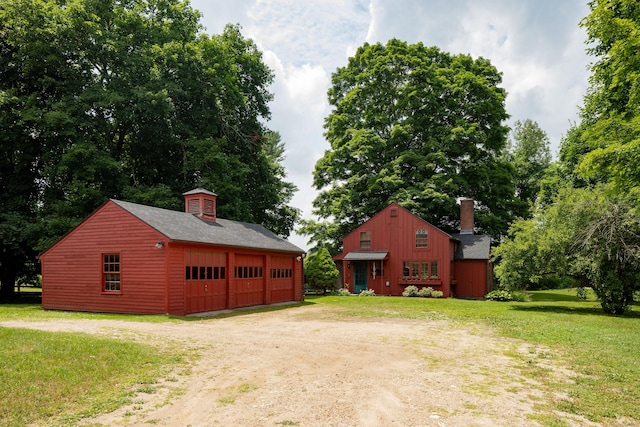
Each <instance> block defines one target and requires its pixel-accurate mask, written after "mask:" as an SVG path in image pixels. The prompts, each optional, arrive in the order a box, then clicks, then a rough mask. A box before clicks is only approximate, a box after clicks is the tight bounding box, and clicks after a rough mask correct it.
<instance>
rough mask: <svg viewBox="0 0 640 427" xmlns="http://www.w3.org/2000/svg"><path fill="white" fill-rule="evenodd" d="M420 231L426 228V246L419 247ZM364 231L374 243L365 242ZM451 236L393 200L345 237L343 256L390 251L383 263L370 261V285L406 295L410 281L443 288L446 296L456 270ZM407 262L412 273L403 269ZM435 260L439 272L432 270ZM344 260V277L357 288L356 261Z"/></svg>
mask: <svg viewBox="0 0 640 427" xmlns="http://www.w3.org/2000/svg"><path fill="white" fill-rule="evenodd" d="M417 231H420V233H422V232H423V231H426V233H427V245H426V247H416V232H417ZM362 232H369V234H368V235H367V237H368V236H370V244H367V243H366V241H365V242H361V233H362ZM450 240H451V238H450V236H449V235H448V234H446V233H444V232H442V231H441V230H440V229H438V228H436V227H434V226H433V225H431V224H429V223H428V222H426V221H424V220H422V219H420V218H419V217H417V216H415V215H413V214H412V213H411V212H409V211H407V210H406V209H404V208H402V207H400V206H399V205H397V204H395V203H392V204H391V205H389V206H387V207H386V208H385V209H383V210H382V211H380V212H379V213H378V214H376V215H375V216H374V217H373V218H371V219H370V220H369V221H367V222H365V223H364V224H362V225H361V226H360V227H358V228H357V229H355V230H354V231H353V232H351V233H350V234H348V235H347V236H345V237H344V239H343V253H342V255H341V256H339V258H342V257H344V256H345V255H346V254H348V253H349V252H355V251H388V255H387V258H386V259H385V260H384V262H382V263H381V262H380V261H366V268H367V288H369V289H373V290H374V291H375V293H376V294H377V295H402V292H403V291H404V289H405V288H406V286H408V285H415V286H418V287H423V286H431V287H432V288H433V289H435V290H441V291H442V292H443V293H444V296H449V295H450V278H451V274H452V271H451V262H450V258H451V246H450ZM363 243H364V245H363ZM421 243H422V242H421ZM367 246H368V247H367ZM404 262H409V263H410V264H409V265H410V271H409V274H405V273H406V272H405V271H403V267H404ZM414 263H417V266H418V269H417V272H415V271H412V270H413V267H414V265H415V264H414ZM432 263H437V270H438V271H437V275H435V276H434V275H432V274H431V271H430V270H431V267H432V265H433V264H432ZM342 264H343V266H342V267H343V271H344V275H343V279H344V281H345V282H346V283H348V284H349V287H350V289H351V291H353V290H354V279H355V277H354V267H355V265H354V263H352V262H348V261H343V263H342ZM374 266H375V267H376V275H375V277H374V274H373V267H374ZM425 266H426V267H425ZM424 270H427V271H426V272H425V271H424ZM414 273H416V274H414Z"/></svg>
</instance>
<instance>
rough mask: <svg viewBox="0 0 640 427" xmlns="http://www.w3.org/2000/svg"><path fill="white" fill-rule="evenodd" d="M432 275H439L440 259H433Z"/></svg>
mask: <svg viewBox="0 0 640 427" xmlns="http://www.w3.org/2000/svg"><path fill="white" fill-rule="evenodd" d="M431 277H438V261H431Z"/></svg>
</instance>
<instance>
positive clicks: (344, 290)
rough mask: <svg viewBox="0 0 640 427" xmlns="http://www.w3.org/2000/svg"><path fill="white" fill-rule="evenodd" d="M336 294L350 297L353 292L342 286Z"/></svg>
mask: <svg viewBox="0 0 640 427" xmlns="http://www.w3.org/2000/svg"><path fill="white" fill-rule="evenodd" d="M336 295H338V296H340V297H348V296H349V295H351V292H349V288H340V289H338V290H337V291H336Z"/></svg>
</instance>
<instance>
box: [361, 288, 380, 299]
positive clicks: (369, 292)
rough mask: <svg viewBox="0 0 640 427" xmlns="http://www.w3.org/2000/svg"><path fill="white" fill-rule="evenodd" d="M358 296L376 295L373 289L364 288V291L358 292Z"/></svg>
mask: <svg viewBox="0 0 640 427" xmlns="http://www.w3.org/2000/svg"><path fill="white" fill-rule="evenodd" d="M359 296H361V297H375V296H376V292H375V291H374V290H373V289H365V290H364V291H362V292H360V294H359Z"/></svg>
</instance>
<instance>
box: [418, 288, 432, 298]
mask: <svg viewBox="0 0 640 427" xmlns="http://www.w3.org/2000/svg"><path fill="white" fill-rule="evenodd" d="M432 294H433V288H432V287H431V286H429V287H427V288H422V289H420V290H419V291H418V296H419V297H423V298H428V297H430V296H432Z"/></svg>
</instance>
